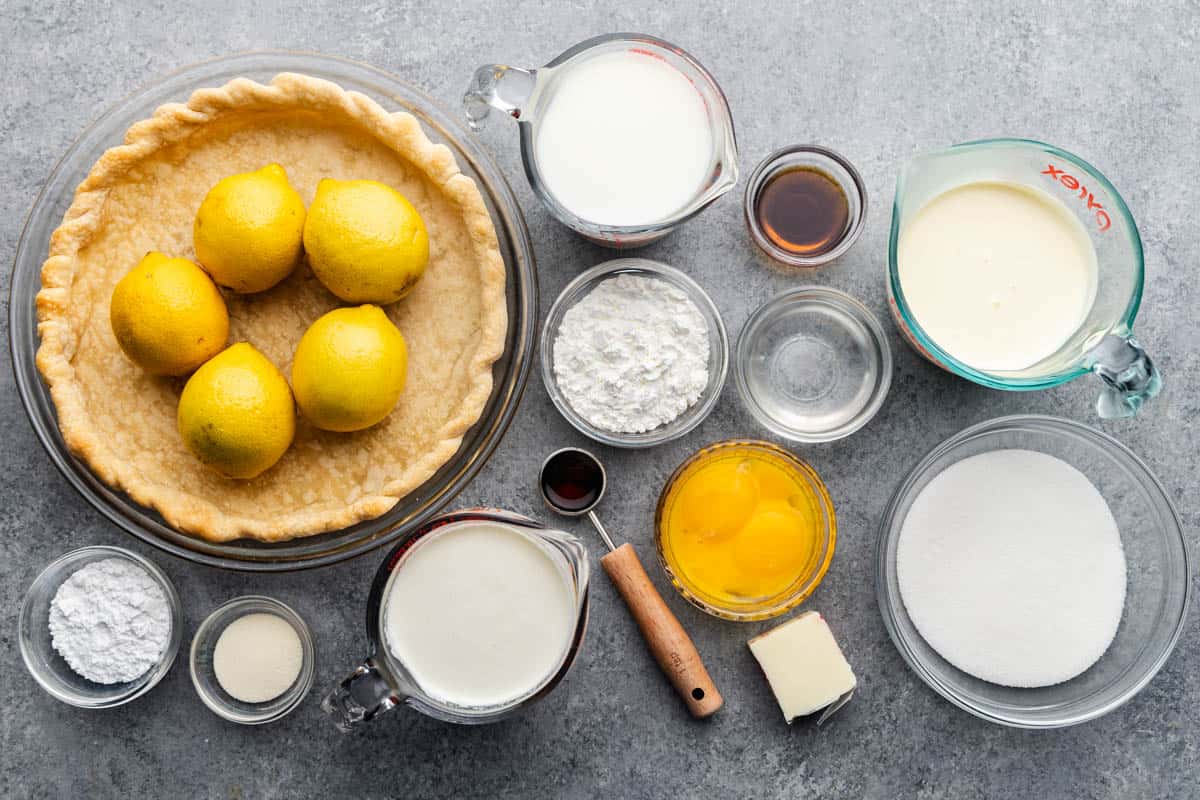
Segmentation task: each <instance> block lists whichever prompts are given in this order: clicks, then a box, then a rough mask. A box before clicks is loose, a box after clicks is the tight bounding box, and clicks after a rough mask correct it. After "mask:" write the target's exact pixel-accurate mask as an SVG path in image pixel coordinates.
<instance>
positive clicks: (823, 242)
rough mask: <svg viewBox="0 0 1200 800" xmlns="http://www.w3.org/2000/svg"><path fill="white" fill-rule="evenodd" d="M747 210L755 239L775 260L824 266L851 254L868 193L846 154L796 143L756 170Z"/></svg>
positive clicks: (751, 184) (750, 185)
mask: <svg viewBox="0 0 1200 800" xmlns="http://www.w3.org/2000/svg"><path fill="white" fill-rule="evenodd" d="M743 208H744V211H745V215H746V227H747V228H748V229H749V231H750V238H751V239H753V240H754V243H755V244H756V245H758V248H759V249H760V250H762V251H763V253H764V254H766V255H767V256H768V257H769V258H771V259H772V260H774V261H777V262H779V263H781V264H785V265H787V266H791V267H808V268H812V267H819V266H822V265H823V264H828V263H829V262H830V261H833V260H834V259H835V258H837V257H838V256H840V255H842V254H843V253H845V252H846V251H847V250H849V249H850V247H851V246H852V245H853V244H854V242H855V241H856V240H857V239H858V236H859V234H860V233H862V229H863V223H864V222H865V220H866V216H867V189H866V186H864V185H863V180H862V176H861V175H859V174H858V170H857V169H855V168H854V165H853V164H851V163H850V162H849V161H847V160H846V159H845V158H844V157H843V156H841V155H840V154H838V153H836V152H834V151H833V150H830V149H829V148H827V147H821V146H819V145H814V144H803V145H791V146H789V147H784V148H782V149H780V150H776V151H775V152H774V153H771V154H770V155H769V156H767V157H766V158H764V159H763V160H762V161H761V162H759V164H758V166H757V167H755V168H754V172H753V173H751V174H750V179H749V181H748V182H747V184H746V195H745V201H744V204H743Z"/></svg>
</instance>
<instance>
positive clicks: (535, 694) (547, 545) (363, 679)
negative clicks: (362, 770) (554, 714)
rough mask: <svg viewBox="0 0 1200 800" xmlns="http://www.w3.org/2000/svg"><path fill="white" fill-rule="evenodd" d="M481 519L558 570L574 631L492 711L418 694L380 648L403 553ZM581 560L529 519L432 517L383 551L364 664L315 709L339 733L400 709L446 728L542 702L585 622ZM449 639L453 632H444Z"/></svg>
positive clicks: (472, 514) (494, 514) (476, 514)
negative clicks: (524, 686)
mask: <svg viewBox="0 0 1200 800" xmlns="http://www.w3.org/2000/svg"><path fill="white" fill-rule="evenodd" d="M478 521H488V522H494V523H497V524H499V525H502V526H505V527H508V528H511V529H513V530H515V531H517V532H520V533H523V534H524V535H527V536H529V537H530V538H531V539H533V540H534V542H535V544H538V545H539V546H540V547H542V549H543V550H544V552H546V553H547V554H548V555H550V556H551V558H552V559H553V560H554V561H555V562H556V564H557V565H558V566H559V567H560V570H561V571H562V573H563V575H564V577H565V578H566V579H567V580H568V583H569V585H570V587H571V589H572V593H573V595H574V599H575V607H576V610H577V615H576V622H575V630H574V633H573V634H572V638H571V642H570V645H569V646H568V648H567V651H566V653H565V654H564V656H563V660H562V663H561V664H560V665H559V666H558V669H557V670H555V672H554V673H553V674H552V675H550V676H548V677H547V678H546V679H545V680H544V681H543V682H542V683H541V684H540V685H539V686H537V687H536V688H535V689H534V690H533V691H531V692H530V693H528V694H526V695H525V696H523V697H518V698H516V699H514V700H512V701H511V702H507V703H504V704H502V705H496V706H482V707H474V706H461V705H456V704H453V703H448V702H446V701H443V700H441V699H439V698H437V697H433V696H431V695H430V694H428V693H427V692H425V691H424V690H422V689H421V687H420V685H419V684H418V683H417V681H416V680H415V679H414V678H413V676H412V675H411V674H410V673H409V671H408V670H407V669H406V668H405V666H404V664H403V663H401V662H400V661H399V660H398V659H397V658H396V657H395V656H394V655H393V654H392V652H391V650H390V649H389V648H388V646H387V642H386V634H385V628H384V624H383V612H384V607H385V606H384V599H385V597H386V595H387V590H388V587H389V585H390V582H391V578H392V576H393V575H394V574H395V573H396V572H397V571H398V570H399V569H402V568H403V566H404V561H405V556H406V554H407V553H408V552H409V551H410V550H411V549H412V548H413V546H414V545H416V544H417V543H418V542H420V541H421V539H422V538H423V537H425V536H427V535H428V534H430V533H432V532H433V531H435V530H439V529H442V528H444V527H445V526H450V525H461V524H464V523H471V522H478ZM587 588H588V561H587V550H586V549H585V548H584V546H583V543H582V542H580V541H579V540H578V539H577V538H575V537H574V536H572V535H571V534H569V533H564V532H562V531H556V530H550V529H548V528H546V527H544V526H543V525H541V524H539V523H537V522H534V521H533V520H531V519H529V518H527V517H522V516H520V515H518V514H513V513H511V512H507V511H499V510H484V509H468V510H464V511H455V512H451V513H448V514H442V515H440V516H437V517H435V518H434V519H433V520H432V521H430V522H429V523H428V524H427V525H425V526H424V527H423V528H421V529H420V530H418V531H417V532H416V533H414V534H413V535H412V536H411V537H409V538H408V539H406V540H405V541H403V542H401V543H400V544H398V545H396V546H395V547H394V548H392V550H391V551H390V552H389V553H388V555H387V557H386V558H385V559H384V561H383V563H382V564H381V565H380V567H379V571H378V572H377V573H376V575H375V581H374V583H372V584H371V594H370V597H369V599H368V600H367V639H368V642H369V649H370V652H369V654H368V656H367V658H366V659H365V660H364V661H363V662H362V663H361V664H360V665H359V666H358V667H357V668H356V669H355V670H354V671H353V672H352V673H350V675H348V676H347V677H346V678H345V679H343V680H342V681H341V682H340V683H339V684H338V685H337V686H335V687H334V688H333V690H332V691H331V692H330V693H329V694H328V695H326V696H325V698H324V699H323V700H322V701H321V708H322V709H323V710H324V711H325V713H327V714H329V716H330V717H331V718H332V720H333V723H334V725H336V726H337V727H338V728H339V729H341V730H342V731H348V730H350V729H351V728H353V727H354V726H356V725H358V724H360V723H363V722H369V721H371V720H372V719H374V718H375V717H376V716H378V715H379V714H382V713H383V712H385V711H390V710H391V709H393V708H395V707H396V706H398V705H400V704H401V703H404V704H406V705H408V706H410V707H412V708H414V709H416V710H417V711H419V712H421V713H422V714H426V715H428V716H431V717H434V718H436V719H440V720H443V721H446V722H454V723H458V724H462V725H480V724H483V723H487V722H496V721H498V720H501V719H504V718H505V717H509V716H511V715H513V714H515V713H517V712H518V711H520V710H521V709H522V708H524V707H525V706H527V705H529V704H530V703H533V702H534V701H536V700H538V699H540V698H542V697H544V696H545V695H546V694H548V693H549V692H550V690H552V689H553V688H554V687H555V686H557V685H558V682H559V681H561V680H562V678H563V676H565V675H566V674H567V671H568V670H569V669H570V668H571V665H572V664H573V663H574V661H575V656H576V655H577V654H578V652H579V646H580V644H581V643H582V642H583V634H584V629H585V628H586V625H587V616H588V594H587ZM447 633H448V635H452V634H453V632H447Z"/></svg>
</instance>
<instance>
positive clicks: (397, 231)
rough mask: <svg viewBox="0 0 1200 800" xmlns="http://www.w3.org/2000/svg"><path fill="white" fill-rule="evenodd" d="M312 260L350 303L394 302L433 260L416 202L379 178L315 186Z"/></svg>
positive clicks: (308, 234) (307, 235)
mask: <svg viewBox="0 0 1200 800" xmlns="http://www.w3.org/2000/svg"><path fill="white" fill-rule="evenodd" d="M304 249H305V251H306V252H307V253H308V263H309V265H310V266H312V270H313V273H315V274H316V276H317V279H318V280H320V281H321V283H323V284H325V288H326V289H328V290H329V291H331V292H333V293H334V294H335V295H337V296H338V297H339V298H341V299H342V300H344V301H346V302H347V303H378V304H380V305H387V304H388V303H394V302H396V301H397V300H399V299H400V298H402V297H404V295H406V294H408V293H409V292H410V291H411V290H412V288H413V286H414V285H415V284H416V282H417V281H418V280H420V278H421V276H422V275H423V274H424V273H425V266H426V265H427V264H428V263H429V233H428V232H427V231H426V230H425V221H424V220H422V219H421V215H420V214H418V213H417V210H416V209H415V208H413V205H412V203H410V202H408V200H406V199H405V198H404V195H402V194H400V193H399V192H397V191H396V190H395V189H393V188H391V187H390V186H385V185H384V184H382V183H379V182H377V181H336V180H333V179H330V178H326V179H325V180H323V181H321V182H320V183H319V184H317V196H316V197H315V198H314V199H313V202H312V206H311V207H310V208H309V210H308V219H307V220H305V223H304Z"/></svg>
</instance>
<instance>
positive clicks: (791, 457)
mask: <svg viewBox="0 0 1200 800" xmlns="http://www.w3.org/2000/svg"><path fill="white" fill-rule="evenodd" d="M734 447H745V448H750V449H755V450H759V451H764V452H767V453H770V454H771V455H774V456H777V457H780V458H782V459H783V460H784V461H787V462H788V463H789V464H791V465H792V466H793V467H795V468H797V469H798V470H799V472H800V473H801V474H802V475H803V476H804V477H805V479H807V480H808V482H809V484H810V485H811V486H812V488H813V489H814V490H815V494H816V495H817V498H818V500H820V501H821V504H822V506H823V510H824V511H825V512H826V514H825V518H826V521H827V522H826V525H825V537H824V542H823V544H824V547H825V554H824V557H823V558H822V559H821V562H820V563H819V564H818V565H817V568H816V569H815V570H814V571H813V572H812V573H811V574H810V575H809V576H808V579H807V580H806V581H805V582H804V583H802V584H801V585H800V586H799V587H798V588H797V589H796V590H795V591H793V592H792V593H790V594H786V595H781V599H780V600H779V602H777V603H776V604H775V605H773V606H771V607H769V608H764V609H760V610H757V611H743V610H737V609H733V608H731V607H728V606H718V605H715V604H713V603H710V602H709V601H707V600H705V599H704V598H701V597H698V596H697V595H696V594H695V593H694V592H692V590H691V589H689V588H688V587H687V586H686V585H685V584H684V582H683V580H682V579H681V578H680V577H679V576H678V575H676V574H675V570H674V569H673V568H672V567H671V565H670V564H669V563H667V559H666V556H665V555H664V548H663V536H662V528H663V526H662V516H663V508H664V506H665V504H666V500H667V495H668V494H670V491H671V488H672V487H673V486H674V485H675V482H676V481H677V480H678V479H679V477H680V476H681V475H682V474H683V473H684V471H685V470H686V469H687V468H688V467H690V466H691V465H692V464H694V463H695V462H696V461H697V460H698V459H700V458H701V457H702V456H705V455H707V454H708V453H711V452H713V451H715V450H725V449H730V448H734ZM654 548H655V552H656V553H657V554H658V563H659V565H660V566H661V567H662V569H663V571H664V572H665V573H666V574H667V578H668V579H669V580H670V581H671V585H672V586H674V587H675V590H676V591H677V592H679V594H680V595H682V596H683V599H685V600H687V601H688V602H689V603H691V604H692V605H694V606H695V607H696V608H698V609H700V610H701V611H703V612H705V613H707V614H710V615H712V616H714V617H717V618H718V619H726V620H731V621H733V622H758V621H761V620H766V619H774V618H775V617H779V616H782V615H784V614H786V613H787V612H789V611H791V610H792V609H794V608H796V607H797V606H799V605H800V604H801V603H803V602H804V601H805V600H807V599H808V598H809V597H811V596H812V594H813V592H815V591H816V590H817V587H818V586H820V585H821V581H823V580H824V579H825V575H826V573H827V572H829V567H830V565H831V564H832V563H833V554H834V551H835V550H836V549H837V509H836V508H835V507H834V503H833V498H832V497H831V496H830V494H829V487H827V486H826V485H825V481H824V480H822V478H821V475H820V473H818V472H817V471H816V469H815V468H814V467H813V466H812V465H811V464H809V463H808V462H807V461H805V460H804V459H802V458H800V456H798V455H796V454H795V453H793V452H792V451H790V450H788V449H787V448H785V447H781V446H779V445H777V444H775V443H774V442H768V441H765V440H762V439H722V440H721V441H717V442H713V443H711V444H708V445H705V446H704V447H701V448H699V449H697V450H696V452H694V453H692V454H691V455H690V456H688V457H687V458H685V459H684V460H683V461H682V462H680V464H679V466H678V467H676V468H675V470H674V472H672V473H671V476H670V477H669V478H667V480H666V483H664V484H663V488H662V491H661V492H660V493H659V495H658V502H657V504H656V505H655V509H654Z"/></svg>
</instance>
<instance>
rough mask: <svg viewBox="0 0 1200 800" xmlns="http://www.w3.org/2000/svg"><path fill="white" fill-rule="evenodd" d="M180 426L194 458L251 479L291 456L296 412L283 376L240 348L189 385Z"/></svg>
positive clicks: (217, 358)
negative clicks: (287, 453)
mask: <svg viewBox="0 0 1200 800" xmlns="http://www.w3.org/2000/svg"><path fill="white" fill-rule="evenodd" d="M177 422H178V424H179V434H180V436H182V437H183V442H184V444H185V445H187V448H188V450H190V451H192V454H193V455H195V456H196V458H198V459H200V460H201V461H203V462H204V463H205V464H207V465H209V466H210V467H212V468H213V469H215V470H217V472H220V473H221V474H222V475H225V476H226V477H229V478H253V477H254V476H256V475H259V474H260V473H262V472H265V471H266V470H267V469H269V468H270V467H271V466H272V465H274V464H275V462H276V461H278V460H279V459H280V458H281V457H282V456H283V454H284V453H285V452H287V449H288V447H289V446H290V445H291V443H292V437H293V436H294V435H295V433H296V409H295V406H294V404H293V402H292V391H291V389H289V388H288V383H287V379H286V378H284V377H283V373H282V372H280V371H279V369H278V368H277V367H276V366H275V365H274V364H272V363H271V362H270V361H269V360H268V359H267V357H266V356H264V355H263V354H262V353H260V352H258V351H257V350H255V349H254V348H253V347H252V346H251V345H249V344H247V343H246V342H238V343H237V344H235V345H231V346H230V347H229V348H228V349H226V350H224V351H223V352H221V353H219V354H218V355H216V356H214V357H213V358H212V360H210V361H208V362H207V363H206V364H205V365H204V366H202V367H200V369H198V370H196V372H195V374H194V375H192V377H191V378H190V379H188V382H187V385H186V386H184V387H183V394H182V395H181V396H180V398H179V414H178V418H177Z"/></svg>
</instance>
